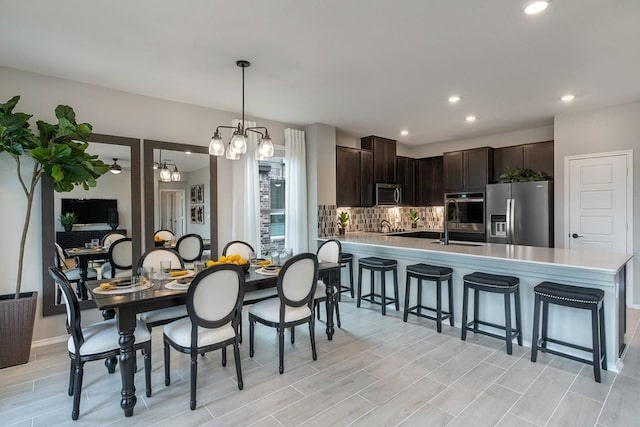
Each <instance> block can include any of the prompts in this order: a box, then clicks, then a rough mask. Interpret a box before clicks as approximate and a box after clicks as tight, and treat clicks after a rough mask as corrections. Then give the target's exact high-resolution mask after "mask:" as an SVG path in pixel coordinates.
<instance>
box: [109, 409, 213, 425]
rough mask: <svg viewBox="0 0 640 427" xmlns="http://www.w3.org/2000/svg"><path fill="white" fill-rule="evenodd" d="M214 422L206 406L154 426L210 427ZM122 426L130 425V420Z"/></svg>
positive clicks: (182, 412) (169, 418)
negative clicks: (207, 426)
mask: <svg viewBox="0 0 640 427" xmlns="http://www.w3.org/2000/svg"><path fill="white" fill-rule="evenodd" d="M212 420H213V416H212V415H211V413H210V412H209V411H208V410H207V408H206V407H205V406H199V407H197V408H196V409H194V410H193V411H191V410H190V409H189V408H188V407H187V408H185V409H184V410H183V411H181V412H179V413H176V414H175V415H173V416H170V417H168V418H166V419H164V420H162V421H160V422H159V423H157V424H153V426H154V427H174V426H180V427H191V426H193V427H195V426H202V425H209V424H207V423H208V422H211V421H212ZM122 421H123V422H122V423H121V425H122V424H128V422H129V420H122Z"/></svg>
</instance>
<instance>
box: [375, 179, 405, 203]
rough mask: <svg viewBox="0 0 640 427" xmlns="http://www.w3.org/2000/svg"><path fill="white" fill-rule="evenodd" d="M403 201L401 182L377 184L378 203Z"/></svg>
mask: <svg viewBox="0 0 640 427" xmlns="http://www.w3.org/2000/svg"><path fill="white" fill-rule="evenodd" d="M400 203H402V186H401V185H400V184H376V205H378V206H380V205H384V206H390V205H399V204H400Z"/></svg>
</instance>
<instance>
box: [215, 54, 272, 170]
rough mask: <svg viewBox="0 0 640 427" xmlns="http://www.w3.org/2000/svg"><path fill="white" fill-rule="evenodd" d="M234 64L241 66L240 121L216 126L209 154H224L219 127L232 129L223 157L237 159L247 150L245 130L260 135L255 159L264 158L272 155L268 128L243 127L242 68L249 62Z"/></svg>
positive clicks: (243, 61)
mask: <svg viewBox="0 0 640 427" xmlns="http://www.w3.org/2000/svg"><path fill="white" fill-rule="evenodd" d="M236 65H237V66H238V67H240V68H242V121H241V122H240V123H238V126H237V127H233V126H218V127H217V128H216V132H215V133H214V134H213V137H211V142H210V143H209V154H211V155H214V156H222V155H224V154H225V146H224V142H222V136H221V135H220V129H233V130H234V132H233V135H231V140H229V144H228V145H227V148H226V155H225V157H226V158H227V159H229V160H238V159H240V156H241V155H242V154H244V153H246V152H247V132H255V133H257V134H258V135H260V140H259V141H258V146H257V147H256V151H255V159H256V160H265V159H268V158H269V157H272V156H273V142H271V137H270V136H269V130H268V129H267V128H266V127H264V126H255V127H244V123H245V122H244V69H245V68H247V67H249V66H250V65H251V63H250V62H249V61H245V60H239V61H236Z"/></svg>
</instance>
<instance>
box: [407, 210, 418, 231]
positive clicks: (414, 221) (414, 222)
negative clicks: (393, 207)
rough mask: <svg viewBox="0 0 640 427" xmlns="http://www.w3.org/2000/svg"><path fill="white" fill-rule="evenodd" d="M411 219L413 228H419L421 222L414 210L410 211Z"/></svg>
mask: <svg viewBox="0 0 640 427" xmlns="http://www.w3.org/2000/svg"><path fill="white" fill-rule="evenodd" d="M409 219H410V220H411V228H418V221H419V220H420V217H418V211H414V210H413V208H412V209H409Z"/></svg>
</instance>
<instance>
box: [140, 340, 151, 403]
mask: <svg viewBox="0 0 640 427" xmlns="http://www.w3.org/2000/svg"><path fill="white" fill-rule="evenodd" d="M142 354H143V355H144V385H145V388H146V391H147V397H151V341H149V342H148V343H147V345H145V346H144V348H143V349H142Z"/></svg>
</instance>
